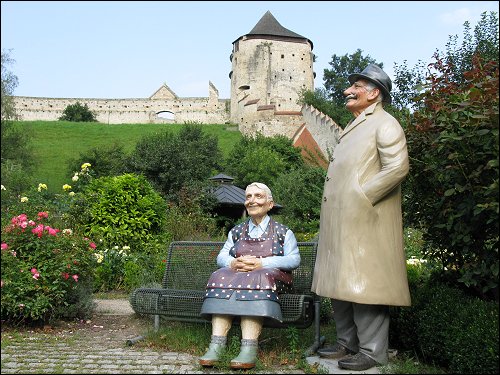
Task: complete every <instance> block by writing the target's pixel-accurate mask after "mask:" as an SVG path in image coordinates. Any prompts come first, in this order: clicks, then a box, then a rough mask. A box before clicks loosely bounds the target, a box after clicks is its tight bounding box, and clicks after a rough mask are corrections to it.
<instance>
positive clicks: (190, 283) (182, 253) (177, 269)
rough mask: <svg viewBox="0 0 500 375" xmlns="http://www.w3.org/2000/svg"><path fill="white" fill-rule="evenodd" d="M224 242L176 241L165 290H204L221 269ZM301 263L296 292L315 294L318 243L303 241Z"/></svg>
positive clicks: (170, 253) (295, 276)
mask: <svg viewBox="0 0 500 375" xmlns="http://www.w3.org/2000/svg"><path fill="white" fill-rule="evenodd" d="M223 246H224V242H203V241H174V242H172V243H171V244H170V246H169V248H168V255H167V263H166V268H165V273H164V276H163V280H162V287H163V288H165V289H180V290H200V291H204V290H205V287H206V285H207V281H208V278H209V277H210V275H211V274H212V272H214V271H215V270H216V269H217V255H218V254H219V251H220V250H221V249H222V247H223ZM298 246H299V250H300V257H301V262H300V266H299V267H298V268H297V269H295V270H294V271H293V285H294V289H295V290H294V293H296V294H312V292H311V284H312V275H313V272H314V263H315V261H316V249H317V243H316V242H299V243H298Z"/></svg>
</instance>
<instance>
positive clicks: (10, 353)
mask: <svg viewBox="0 0 500 375" xmlns="http://www.w3.org/2000/svg"><path fill="white" fill-rule="evenodd" d="M97 302H98V305H97V309H96V312H95V314H94V316H93V318H92V319H91V320H87V321H81V322H70V323H68V322H65V323H60V324H59V325H58V326H57V327H49V326H45V327H43V328H40V329H33V330H26V329H25V330H17V329H10V328H6V327H3V326H2V336H1V374H223V373H225V372H220V370H217V369H215V368H203V367H201V366H199V365H198V358H197V357H196V356H193V355H191V354H188V353H177V352H164V351H158V350H156V349H152V348H147V347H143V346H142V347H141V346H134V345H132V346H130V345H127V340H128V339H132V338H135V337H137V336H140V335H141V334H144V333H145V332H147V330H148V328H151V325H152V323H151V321H150V320H147V319H144V318H139V317H138V316H137V315H135V314H134V312H133V310H132V309H131V308H130V304H129V303H128V301H127V300H99V301H97ZM307 362H308V363H309V364H311V365H313V366H315V367H316V368H317V369H318V370H320V371H319V372H322V373H325V372H327V373H329V374H347V373H351V372H349V371H345V370H340V369H339V368H338V366H337V363H336V361H333V360H325V359H320V358H319V357H308V358H307ZM321 370H322V371H321ZM241 372H243V373H245V371H232V372H230V373H234V374H238V373H241ZM248 372H250V373H273V374H304V373H305V372H304V371H302V370H297V369H294V368H291V367H289V366H279V367H277V368H275V369H272V370H271V371H270V372H259V371H255V369H254V370H250V371H248ZM355 373H358V374H359V373H365V374H378V373H379V371H378V369H377V368H373V369H370V370H368V371H357V372H355Z"/></svg>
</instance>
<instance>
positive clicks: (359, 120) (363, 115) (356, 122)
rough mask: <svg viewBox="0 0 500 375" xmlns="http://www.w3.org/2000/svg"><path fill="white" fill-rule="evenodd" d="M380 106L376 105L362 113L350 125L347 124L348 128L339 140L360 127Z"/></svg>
mask: <svg viewBox="0 0 500 375" xmlns="http://www.w3.org/2000/svg"><path fill="white" fill-rule="evenodd" d="M378 104H379V103H374V104H372V105H371V106H369V107H367V108H366V109H365V110H364V111H363V112H361V113H360V115H359V116H358V117H356V118H355V119H354V120H352V121H351V122H350V123H349V124H347V126H346V127H345V129H344V131H343V132H342V134H340V137H339V140H340V139H342V137H344V136H345V135H346V134H347V133H349V132H350V131H351V130H352V129H354V128H355V127H356V126H358V125H359V124H361V123H362V122H363V121H365V120H366V118H367V116H369V115H371V114H372V113H373V112H374V111H375V108H376V107H377V105H378Z"/></svg>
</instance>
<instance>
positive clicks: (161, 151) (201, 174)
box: [130, 124, 222, 199]
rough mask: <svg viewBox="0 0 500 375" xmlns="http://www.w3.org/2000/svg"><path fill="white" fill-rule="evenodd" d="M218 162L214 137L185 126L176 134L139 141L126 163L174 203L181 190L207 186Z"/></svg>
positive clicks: (169, 133)
mask: <svg viewBox="0 0 500 375" xmlns="http://www.w3.org/2000/svg"><path fill="white" fill-rule="evenodd" d="M221 158H222V154H221V151H220V149H219V146H218V140H217V137H215V136H211V135H209V134H206V133H205V132H204V131H203V128H202V127H201V126H200V125H197V124H186V125H184V126H183V127H182V128H181V130H180V131H179V133H174V132H171V131H165V132H163V133H159V134H152V135H148V136H145V137H143V138H142V139H141V140H140V141H139V142H138V143H137V145H136V148H135V150H134V152H133V153H132V155H131V158H130V163H131V168H132V170H133V171H135V172H136V173H141V174H143V175H144V176H146V178H147V179H148V180H149V181H150V182H151V183H152V184H153V185H154V186H155V188H156V189H157V190H158V191H160V192H161V193H162V194H163V195H164V196H165V197H168V198H171V199H175V198H176V197H177V193H178V192H179V191H180V190H181V189H182V188H183V187H186V186H197V187H199V186H203V185H205V184H208V182H209V181H208V178H209V177H210V176H211V175H212V173H213V172H214V171H215V170H218V169H219V168H220V160H221ZM198 190H199V191H201V190H202V189H201V188H199V189H198Z"/></svg>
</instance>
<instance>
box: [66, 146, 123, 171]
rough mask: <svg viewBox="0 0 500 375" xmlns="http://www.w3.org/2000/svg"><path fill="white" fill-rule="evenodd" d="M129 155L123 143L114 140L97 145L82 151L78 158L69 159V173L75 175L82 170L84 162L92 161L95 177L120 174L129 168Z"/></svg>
mask: <svg viewBox="0 0 500 375" xmlns="http://www.w3.org/2000/svg"><path fill="white" fill-rule="evenodd" d="M128 158H129V157H128V155H127V154H126V153H125V150H124V148H123V144H121V143H118V142H114V143H112V144H109V145H108V144H106V145H104V146H97V147H94V148H91V149H90V150H88V151H86V152H83V153H81V154H80V155H79V156H78V157H77V158H73V159H71V160H69V161H68V174H69V175H73V174H74V173H75V172H78V171H79V170H80V166H81V165H82V164H83V163H90V165H91V166H92V176H93V177H94V178H99V177H104V176H119V175H121V174H123V173H127V172H129V170H128V168H129V167H128V160H129V159H128Z"/></svg>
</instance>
